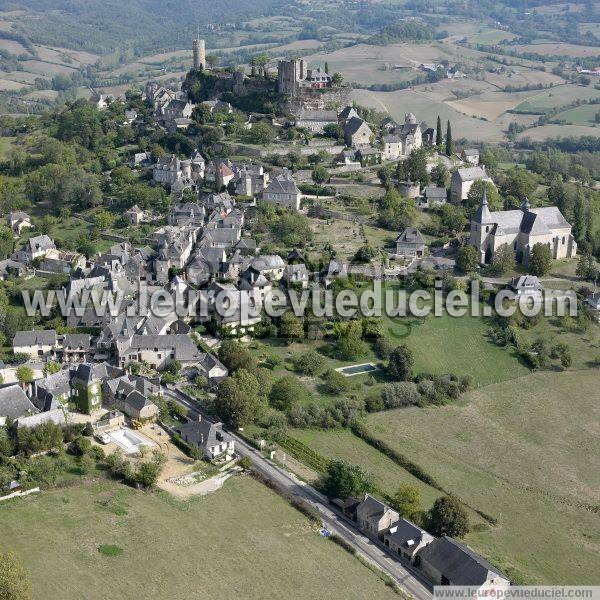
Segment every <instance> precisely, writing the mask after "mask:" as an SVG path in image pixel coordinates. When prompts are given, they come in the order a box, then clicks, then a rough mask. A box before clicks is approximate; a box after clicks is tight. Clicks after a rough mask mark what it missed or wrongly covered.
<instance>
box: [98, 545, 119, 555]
mask: <svg viewBox="0 0 600 600" xmlns="http://www.w3.org/2000/svg"><path fill="white" fill-rule="evenodd" d="M98 552H100V554H102V555H103V556H121V554H123V548H121V547H120V546H115V545H113V544H102V545H101V546H98Z"/></svg>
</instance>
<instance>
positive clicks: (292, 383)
mask: <svg viewBox="0 0 600 600" xmlns="http://www.w3.org/2000/svg"><path fill="white" fill-rule="evenodd" d="M310 399H311V394H310V392H309V391H308V390H307V389H306V387H304V385H303V384H302V382H301V381H300V380H299V379H298V378H297V377H294V376H293V375H286V376H285V377H282V378H281V379H278V380H277V381H276V382H275V383H274V384H273V387H272V388H271V393H270V394H269V403H270V404H271V406H272V407H273V408H276V409H277V410H282V411H288V410H290V409H291V408H292V407H293V406H294V404H297V403H300V404H306V403H307V402H308V401H309V400H310Z"/></svg>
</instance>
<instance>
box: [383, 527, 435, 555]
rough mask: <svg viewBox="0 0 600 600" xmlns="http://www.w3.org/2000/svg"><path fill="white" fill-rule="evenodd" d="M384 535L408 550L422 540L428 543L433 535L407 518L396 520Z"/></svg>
mask: <svg viewBox="0 0 600 600" xmlns="http://www.w3.org/2000/svg"><path fill="white" fill-rule="evenodd" d="M385 537H386V538H389V539H390V540H393V542H394V543H395V544H396V545H397V546H400V547H402V548H406V549H408V550H409V551H410V549H411V548H416V547H417V546H418V545H419V544H420V543H422V542H423V543H425V544H428V543H429V542H432V541H433V539H434V538H433V536H432V535H430V534H429V533H427V532H426V531H425V530H424V529H421V528H420V527H417V526H416V525H415V524H414V523H411V522H410V521H408V520H407V519H400V520H399V521H396V522H395V523H394V525H393V526H392V527H390V530H389V532H388V533H386V534H385Z"/></svg>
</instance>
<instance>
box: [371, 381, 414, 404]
mask: <svg viewBox="0 0 600 600" xmlns="http://www.w3.org/2000/svg"><path fill="white" fill-rule="evenodd" d="M381 398H382V402H383V405H384V407H385V408H398V407H401V406H420V405H421V404H422V398H421V394H420V393H419V390H418V388H417V385H416V384H415V383H412V382H411V381H402V382H398V383H388V384H387V385H385V386H384V387H383V389H382V391H381Z"/></svg>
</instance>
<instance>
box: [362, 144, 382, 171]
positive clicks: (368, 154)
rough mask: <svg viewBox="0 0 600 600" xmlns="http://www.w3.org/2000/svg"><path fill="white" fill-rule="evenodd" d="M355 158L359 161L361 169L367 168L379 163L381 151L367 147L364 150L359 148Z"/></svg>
mask: <svg viewBox="0 0 600 600" xmlns="http://www.w3.org/2000/svg"><path fill="white" fill-rule="evenodd" d="M356 156H357V158H358V160H359V161H360V164H361V166H362V167H368V166H370V165H378V164H380V163H381V150H378V149H377V148H372V147H371V146H367V147H365V148H359V149H358V150H357V151H356Z"/></svg>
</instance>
